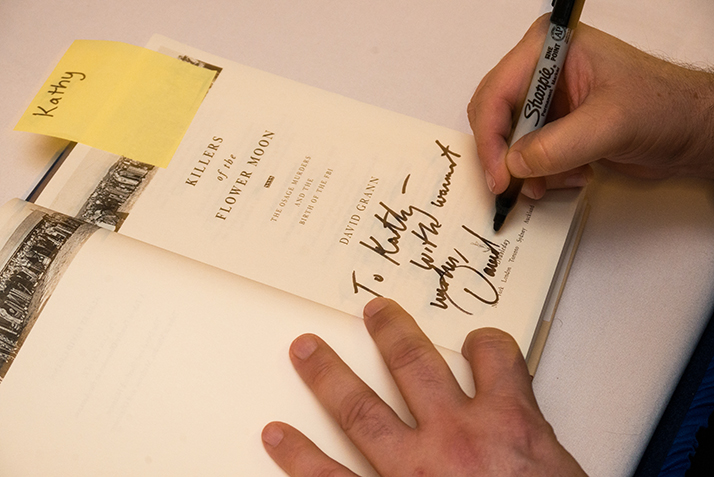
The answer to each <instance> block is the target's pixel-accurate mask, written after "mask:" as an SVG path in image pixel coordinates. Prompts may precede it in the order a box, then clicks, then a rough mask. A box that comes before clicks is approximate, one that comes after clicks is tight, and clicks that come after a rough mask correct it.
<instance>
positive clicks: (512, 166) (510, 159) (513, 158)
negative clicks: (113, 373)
mask: <svg viewBox="0 0 714 477" xmlns="http://www.w3.org/2000/svg"><path fill="white" fill-rule="evenodd" d="M506 165H507V166H508V170H509V171H511V174H513V175H515V176H517V177H530V176H532V175H533V171H532V170H531V168H530V167H528V164H526V161H524V160H523V156H522V155H521V153H520V152H518V151H512V152H509V153H508V154H507V155H506Z"/></svg>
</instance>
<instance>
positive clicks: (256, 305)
mask: <svg viewBox="0 0 714 477" xmlns="http://www.w3.org/2000/svg"><path fill="white" fill-rule="evenodd" d="M38 214H39V215H43V216H45V217H48V216H52V215H53V213H51V212H47V211H45V212H42V211H40V212H39V213H38V212H31V211H28V210H27V208H25V207H24V205H23V204H22V203H21V202H20V201H16V202H14V203H10V204H8V205H7V206H5V207H4V208H2V209H0V223H2V221H3V219H5V221H6V222H7V221H13V222H14V223H15V224H16V225H18V226H19V225H21V224H23V223H25V224H26V220H27V217H35V216H36V215H38ZM54 215H55V216H56V215H57V214H54ZM33 220H35V221H36V222H37V220H36V219H33ZM15 228H16V227H13V228H12V230H13V231H14V230H15ZM20 229H22V231H21V233H20V234H19V235H17V234H16V235H15V236H14V238H13V240H12V241H11V243H12V244H13V246H12V247H11V248H13V249H14V250H15V252H16V251H17V250H18V244H22V243H27V242H28V241H29V242H32V243H37V241H38V238H37V237H34V236H31V235H28V227H20V228H18V230H20ZM3 230H5V229H2V227H0V234H2V231H3ZM77 233H78V232H76V231H75V232H72V233H70V234H69V235H68V236H69V237H75V235H76V234H77ZM10 235H12V234H5V236H4V237H2V238H3V239H8V240H9V236H10ZM43 236H44V237H45V238H47V237H54V236H56V231H55V230H54V229H51V230H47V231H45V232H44V235H43ZM28 237H29V238H28ZM2 243H3V242H0V244H2ZM60 249H64V250H65V252H66V251H67V249H71V255H72V259H71V260H65V261H64V262H63V263H62V264H59V265H58V264H55V269H56V270H57V271H56V273H55V276H56V277H58V278H57V284H56V286H55V287H54V289H53V291H52V292H51V293H48V294H45V296H46V302H45V304H44V306H43V307H42V308H41V309H40V310H39V311H37V310H35V312H34V319H33V322H34V326H32V329H31V330H30V331H29V333H28V334H27V336H26V339H25V341H24V344H23V345H22V347H21V348H20V349H19V351H18V352H17V353H16V356H15V358H14V360H13V362H12V364H11V366H9V369H7V373H6V375H5V378H4V379H3V381H2V382H0V423H2V432H0V474H2V475H73V476H95V475H132V476H140V475H172V476H184V475H185V476H189V475H192V476H194V475H211V476H220V475H226V476H228V475H230V476H236V475H256V476H257V475H259V476H271V475H275V476H278V475H284V474H283V472H282V471H281V470H280V469H279V468H278V467H277V466H276V465H275V464H273V462H272V461H271V459H270V458H269V457H268V455H267V454H266V453H265V451H264V450H263V448H262V443H261V438H260V433H261V430H262V428H263V426H264V425H265V424H267V423H268V422H270V421H272V420H283V421H286V422H289V423H291V424H293V425H295V426H296V427H298V428H299V429H301V430H302V431H303V432H305V433H306V434H307V435H309V436H310V437H311V438H313V439H314V440H315V442H316V443H318V445H320V446H321V447H322V448H323V449H324V450H325V451H326V452H328V454H330V455H332V456H333V457H335V458H337V459H338V460H340V461H342V462H344V463H345V464H346V465H348V466H349V467H350V468H352V469H353V470H354V471H356V472H358V473H359V474H360V475H364V476H366V475H376V474H375V473H374V471H373V470H372V469H371V467H370V466H369V464H368V463H367V462H366V461H365V460H364V459H363V458H362V457H361V456H360V455H359V454H358V453H357V452H356V451H355V450H354V448H353V447H352V445H351V444H350V443H349V441H348V440H347V439H346V438H345V437H344V435H343V434H342V432H341V431H340V430H339V428H338V426H337V425H335V424H334V423H333V422H332V421H331V419H330V418H329V416H328V415H327V413H326V412H324V410H323V409H322V408H321V406H320V405H319V403H318V402H317V401H316V400H315V398H314V397H313V396H312V394H311V393H310V391H309V390H308V389H307V388H306V386H305V385H304V384H303V383H302V381H301V380H300V379H299V377H298V376H297V373H295V371H294V370H293V369H292V366H291V364H290V360H289V358H288V347H289V345H290V343H291V342H292V340H293V339H294V338H295V337H297V336H298V335H299V334H302V333H305V332H313V333H316V334H319V335H320V336H322V337H323V338H324V339H325V340H326V341H327V342H328V343H330V344H331V345H332V346H333V347H334V349H335V350H336V351H337V352H338V353H339V354H340V355H341V356H342V357H343V358H344V359H345V361H346V362H347V363H348V364H349V365H350V366H351V367H352V368H353V369H354V370H355V372H357V373H358V374H359V375H360V376H362V377H363V378H364V379H365V380H366V381H367V382H368V383H369V384H370V385H372V386H373V387H374V389H375V390H376V391H377V392H378V393H379V394H380V395H381V396H383V398H384V399H385V400H387V401H388V402H389V403H390V404H391V405H392V406H393V407H394V408H395V410H396V411H397V413H398V414H399V415H400V416H402V417H403V419H405V420H406V421H407V422H410V423H413V419H412V418H411V417H410V415H409V413H408V410H407V408H406V405H405V404H404V403H403V401H402V400H401V397H400V396H399V394H398V392H397V390H396V387H395V386H394V384H393V383H392V382H391V379H390V378H389V375H388V372H387V371H386V368H385V366H384V364H383V363H382V361H381V359H380V357H379V354H378V352H377V350H376V347H375V346H374V344H373V342H372V340H371V339H370V337H369V335H368V334H367V332H366V330H365V329H364V326H363V323H362V322H361V320H359V319H356V318H354V317H352V316H349V315H347V314H344V313H340V312H337V311H335V310H333V309H330V308H327V307H324V306H321V305H318V304H316V303H314V302H310V301H308V300H304V299H301V298H298V297H296V296H294V295H290V294H288V293H285V292H281V291H278V290H275V289H273V288H270V287H267V286H264V285H261V284H258V283H256V282H253V281H250V280H247V279H244V278H241V277H238V276H236V275H233V274H230V273H228V272H225V271H222V270H219V269H215V268H213V267H210V266H207V265H205V264H202V263H199V262H196V261H193V260H189V259H186V258H184V257H180V256H177V255H175V254H173V253H170V252H167V251H164V250H161V249H158V248H156V247H153V246H150V245H146V244H143V243H141V242H138V241H134V240H132V239H129V238H127V237H123V236H121V235H118V234H114V233H109V232H107V231H105V230H97V231H95V232H93V233H90V234H88V235H87V234H85V237H84V238H83V239H82V240H81V241H80V242H76V243H70V242H69V241H65V243H64V244H63V245H62V246H61V247H60ZM15 252H13V253H12V254H10V255H9V256H8V257H12V256H15V258H16V259H18V258H20V259H21V258H28V259H29V260H30V262H34V261H36V260H35V259H36V258H37V257H36V256H35V255H34V254H33V253H30V254H29V255H28V253H29V252H28V251H22V252H21V253H19V254H17V253H15ZM8 257H6V259H5V260H4V261H3V262H2V263H0V269H2V270H6V269H7V267H6V266H7V263H8V260H10V259H9V258H8ZM16 262H17V260H15V262H13V263H16ZM23 270H24V271H27V270H32V267H31V265H28V264H25V266H24V268H22V267H21V268H19V269H17V270H16V274H15V275H17V274H18V273H20V274H22V273H24V272H23ZM40 281H42V280H40ZM4 283H6V282H4ZM21 285H22V284H18V283H15V284H14V285H11V286H10V287H5V288H4V289H3V292H6V291H8V290H18V289H20V288H21ZM0 304H2V309H6V308H7V307H6V305H7V304H8V302H7V301H6V300H3V301H2V303H0ZM443 353H444V355H445V356H446V357H447V359H448V361H449V364H450V366H451V367H452V369H454V370H455V372H456V374H457V376H458V377H459V379H460V381H461V382H462V386H464V388H465V389H466V390H467V391H468V392H469V393H473V384H472V383H471V381H470V377H469V370H468V366H467V364H466V361H465V360H464V359H463V358H462V357H461V356H459V355H457V354H456V353H453V352H450V351H448V350H443Z"/></svg>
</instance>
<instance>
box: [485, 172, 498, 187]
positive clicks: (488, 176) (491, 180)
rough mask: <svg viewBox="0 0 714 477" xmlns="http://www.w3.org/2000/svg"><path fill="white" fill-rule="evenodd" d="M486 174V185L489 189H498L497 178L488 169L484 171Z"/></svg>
mask: <svg viewBox="0 0 714 477" xmlns="http://www.w3.org/2000/svg"><path fill="white" fill-rule="evenodd" d="M484 175H485V176H486V185H487V186H488V189H489V190H490V191H491V192H493V191H494V190H495V189H496V180H495V179H494V178H493V176H492V175H491V173H490V172H488V171H484Z"/></svg>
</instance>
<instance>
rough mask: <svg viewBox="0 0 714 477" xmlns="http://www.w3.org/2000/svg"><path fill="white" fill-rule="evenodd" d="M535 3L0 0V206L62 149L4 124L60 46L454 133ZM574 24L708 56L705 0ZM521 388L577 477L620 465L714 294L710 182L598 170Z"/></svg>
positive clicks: (658, 49)
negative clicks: (204, 57) (250, 80)
mask: <svg viewBox="0 0 714 477" xmlns="http://www.w3.org/2000/svg"><path fill="white" fill-rule="evenodd" d="M548 3H549V2H548V1H545V0H499V1H496V2H494V1H486V0H469V1H466V0H446V1H438V2H437V1H434V0H432V1H424V0H417V1H414V0H411V1H406V0H362V1H359V2H358V1H351V2H348V1H343V2H336V1H327V0H301V1H290V0H214V1H210V0H203V1H197V0H196V1H194V0H175V1H172V2H161V1H157V0H123V1H121V2H118V1H105V2H85V1H79V0H55V1H48V0H22V1H19V0H5V1H2V2H0V64H1V65H2V70H1V73H0V203H4V202H5V201H7V200H9V199H11V198H13V197H22V198H24V197H26V196H27V194H28V192H29V191H30V190H31V189H32V187H33V186H34V184H35V183H36V181H37V180H38V179H39V177H41V175H42V173H43V172H44V170H45V169H46V167H47V165H48V164H49V163H50V161H51V160H52V158H53V157H54V155H55V154H56V152H57V151H58V150H59V149H61V148H62V147H63V145H64V143H63V142H62V141H60V140H57V139H52V138H46V137H42V136H36V135H33V134H29V133H22V132H15V131H13V130H12V128H13V127H14V125H15V123H16V122H17V120H18V119H19V117H20V115H21V113H22V112H23V111H24V109H25V108H26V107H27V105H28V104H29V101H30V100H31V99H32V97H33V96H34V95H35V93H36V92H37V91H38V90H39V88H40V86H41V85H42V83H43V82H44V80H45V79H46V77H47V76H48V74H49V73H50V71H51V70H52V68H53V67H54V64H55V63H56V62H57V61H58V60H59V58H60V57H61V55H62V54H63V53H64V51H65V50H66V49H67V47H69V45H70V43H71V42H72V41H73V40H75V39H102V40H117V41H124V42H127V43H132V44H136V45H140V46H141V45H144V44H145V43H146V42H147V41H148V39H149V38H150V37H151V35H152V34H153V33H162V34H164V35H166V36H168V37H171V38H174V39H176V40H178V41H181V42H183V43H187V44H190V45H192V46H195V47H198V48H201V49H203V50H206V51H209V52H211V53H214V54H217V55H220V56H222V57H225V58H229V59H231V60H234V61H237V62H240V63H243V64H247V65H250V66H254V67H257V68H260V69H263V70H266V71H270V72H272V73H276V74H279V75H281V76H285V77H288V78H292V79H295V80H298V81H301V82H303V83H307V84H310V85H313V86H317V87H320V88H323V89H326V90H329V91H333V92H337V93H340V94H343V95H345V96H348V97H351V98H355V99H358V100H361V101H364V102H366V103H370V104H374V105H377V106H381V107H384V108H387V109H391V110H394V111H398V112H401V113H404V114H408V115H411V116H414V117H418V118H421V119H424V120H427V121H430V122H433V123H437V124H441V125H444V126H448V127H451V128H453V129H457V130H461V131H464V132H470V130H469V128H468V123H467V120H466V112H465V109H466V104H467V102H468V100H469V98H470V97H471V94H472V92H473V90H474V88H475V87H476V85H477V84H478V82H479V80H480V78H481V77H482V76H483V75H484V74H485V73H486V72H487V71H488V70H489V69H490V68H491V67H492V66H493V65H494V64H495V63H496V62H497V61H498V60H499V59H500V58H501V56H503V54H505V53H506V52H507V51H508V50H509V49H510V48H511V47H512V46H513V45H514V44H515V43H516V42H517V41H518V40H519V39H520V37H521V36H522V34H523V33H524V32H525V30H526V29H527V27H528V25H530V23H531V22H532V21H533V20H534V19H535V17H536V16H537V14H538V13H539V12H541V11H544V9H545V8H546V5H547V4H548ZM582 20H583V21H584V22H586V23H589V24H591V25H593V26H596V27H598V28H600V29H603V30H605V31H607V32H609V33H611V34H613V35H615V36H618V37H620V38H622V39H623V40H625V41H628V42H631V43H633V44H635V45H636V46H639V47H641V48H643V49H645V50H647V51H650V52H654V53H657V54H659V55H664V56H667V57H670V58H674V59H676V60H679V61H685V62H689V63H695V64H699V65H706V64H709V65H714V49H712V45H714V29H712V28H711V24H712V21H713V20H714V2H712V1H711V0H680V1H677V2H672V1H669V0H633V1H631V2H620V1H616V0H589V1H588V3H587V4H586V5H585V9H584V12H583V17H582ZM590 201H591V205H592V209H591V213H590V218H589V221H588V223H587V226H586V229H585V232H584V235H583V238H582V242H581V244H580V248H579V251H578V255H577V257H576V260H575V263H574V265H573V268H572V271H571V274H570V278H569V281H568V284H567V287H566V289H565V292H564V295H563V298H562V301H561V304H560V308H559V310H558V313H557V316H556V319H555V322H554V326H553V328H552V331H551V335H550V338H549V340H548V344H547V346H546V350H545V353H544V356H543V359H542V361H541V365H540V368H539V370H538V373H537V374H536V377H535V380H534V385H535V390H536V395H537V397H538V400H539V402H540V404H541V408H542V410H543V412H544V414H545V415H546V417H547V418H548V419H549V421H550V422H551V423H552V425H553V427H554V428H555V431H556V433H557V435H558V436H559V438H560V440H561V442H563V444H564V445H565V446H566V447H567V448H568V449H569V450H570V451H571V453H572V454H573V455H574V456H575V457H576V458H577V459H578V460H579V461H580V463H581V465H582V466H583V467H584V468H585V470H586V471H587V472H588V473H589V474H590V475H592V476H608V477H609V476H621V475H628V474H630V473H631V472H632V471H633V470H634V468H635V467H636V465H637V462H638V460H639V457H640V455H641V453H642V451H643V450H644V446H645V445H646V444H647V441H648V439H649V436H650V434H651V432H652V431H653V430H654V427H655V425H656V423H657V419H658V417H659V414H660V413H661V411H662V410H663V408H664V406H665V405H666V402H667V400H668V398H669V395H670V393H671V392H672V390H673V388H674V385H675V384H676V382H677V379H678V376H679V373H681V371H682V369H683V368H684V366H685V365H686V362H687V360H688V357H689V355H690V353H691V351H692V349H693V346H694V345H695V344H696V342H697V339H698V337H699V335H700V333H701V331H702V330H703V327H704V326H705V324H706V318H708V316H709V312H710V309H711V307H712V304H713V303H714V293H713V292H712V289H713V287H712V284H714V184H713V183H712V182H703V181H695V180H676V181H674V180H673V181H667V182H642V181H635V180H632V179H628V178H625V177H622V176H619V175H616V174H614V173H611V172H608V171H606V170H603V169H598V170H597V175H596V180H595V181H594V183H593V184H592V185H591V186H590Z"/></svg>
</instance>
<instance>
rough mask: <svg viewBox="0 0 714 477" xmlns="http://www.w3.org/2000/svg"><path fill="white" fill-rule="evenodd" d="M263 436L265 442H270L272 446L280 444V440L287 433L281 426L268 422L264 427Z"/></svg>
mask: <svg viewBox="0 0 714 477" xmlns="http://www.w3.org/2000/svg"><path fill="white" fill-rule="evenodd" d="M261 437H262V438H263V442H265V443H266V444H268V445H269V446H270V447H277V445H278V444H280V441H282V440H283V437H285V434H283V430H282V429H280V427H278V426H276V425H274V424H268V425H267V426H265V428H264V429H263V433H262V434H261Z"/></svg>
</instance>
